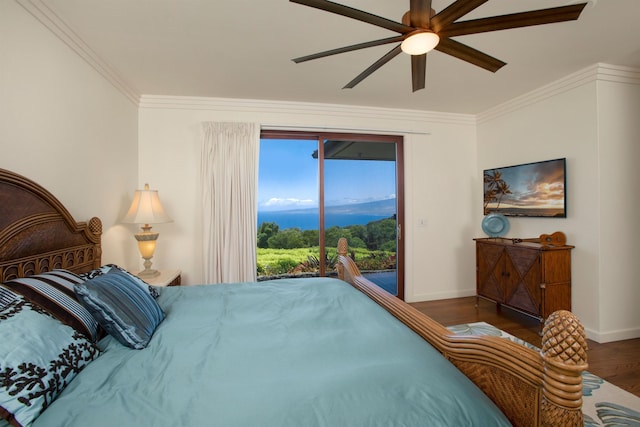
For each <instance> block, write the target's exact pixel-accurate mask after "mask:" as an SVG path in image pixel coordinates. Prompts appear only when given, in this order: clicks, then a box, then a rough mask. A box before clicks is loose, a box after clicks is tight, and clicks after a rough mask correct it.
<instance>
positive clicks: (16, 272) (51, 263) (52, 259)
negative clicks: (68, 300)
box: [0, 169, 102, 282]
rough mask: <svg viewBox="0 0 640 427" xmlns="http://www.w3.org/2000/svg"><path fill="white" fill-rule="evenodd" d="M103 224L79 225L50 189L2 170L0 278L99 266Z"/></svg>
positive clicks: (0, 184) (91, 221)
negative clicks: (59, 269) (57, 269)
mask: <svg viewBox="0 0 640 427" xmlns="http://www.w3.org/2000/svg"><path fill="white" fill-rule="evenodd" d="M101 235H102V222H101V221H100V219H99V218H96V217H94V218H91V220H89V222H88V223H87V222H76V221H75V220H74V219H73V217H72V216H71V214H70V213H69V211H67V209H66V208H65V207H64V206H63V205H62V203H60V202H59V201H58V199H56V198H55V197H54V196H53V195H52V194H51V193H49V192H48V191H47V190H46V189H44V188H43V187H41V186H40V185H38V184H36V183H35V182H33V181H31V180H30V179H28V178H25V177H23V176H21V175H18V174H16V173H14V172H11V171H8V170H4V169H0V279H1V280H2V281H3V282H4V281H5V280H9V279H13V278H16V277H25V276H30V275H32V274H38V273H42V272H45V271H50V270H53V269H55V268H64V269H67V270H70V271H73V272H74V273H83V272H86V271H89V270H91V269H93V268H97V267H100V262H101V256H102V248H101V246H100V237H101Z"/></svg>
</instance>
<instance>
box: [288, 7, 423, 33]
mask: <svg viewBox="0 0 640 427" xmlns="http://www.w3.org/2000/svg"><path fill="white" fill-rule="evenodd" d="M289 1H291V2H293V3H298V4H302V5H305V6H309V7H313V8H316V9H320V10H324V11H326V12H331V13H335V14H337V15H342V16H346V17H347V18H352V19H355V20H357V21H361V22H366V23H367V24H371V25H375V26H378V27H382V28H386V29H387V30H391V31H395V32H397V33H401V34H407V33H410V32H411V31H413V30H414V28H412V27H409V26H407V25H404V24H401V23H399V22H396V21H392V20H390V19H387V18H383V17H381V16H377V15H373V14H371V13H368V12H365V11H362V10H359V9H354V8H352V7H349V6H344V5H342V4H338V3H334V2H331V1H327V0H289Z"/></svg>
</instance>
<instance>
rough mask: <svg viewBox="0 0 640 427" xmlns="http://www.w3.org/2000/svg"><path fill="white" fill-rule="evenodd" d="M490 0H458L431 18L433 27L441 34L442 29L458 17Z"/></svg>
mask: <svg viewBox="0 0 640 427" xmlns="http://www.w3.org/2000/svg"><path fill="white" fill-rule="evenodd" d="M488 1H489V0H457V1H455V2H453V3H451V4H450V5H449V6H447V7H446V8H444V9H442V10H441V11H440V12H439V13H438V14H437V15H436V16H434V17H433V18H431V29H432V30H433V31H435V32H436V33H438V34H439V33H440V30H442V29H443V28H445V27H446V26H447V25H449V24H451V23H452V22H453V21H455V20H456V19H458V18H462V17H463V16H464V15H466V14H467V13H469V12H471V11H472V10H474V9H476V8H477V7H478V6H481V5H482V4H484V3H486V2H488Z"/></svg>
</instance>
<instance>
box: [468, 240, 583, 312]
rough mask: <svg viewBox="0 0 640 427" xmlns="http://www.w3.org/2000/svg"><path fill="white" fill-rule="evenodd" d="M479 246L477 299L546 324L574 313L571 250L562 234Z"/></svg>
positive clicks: (483, 242) (477, 256)
mask: <svg viewBox="0 0 640 427" xmlns="http://www.w3.org/2000/svg"><path fill="white" fill-rule="evenodd" d="M474 240H475V242H476V297H477V298H479V297H482V298H486V299H488V300H491V301H494V302H495V303H496V304H497V305H498V308H499V307H500V306H501V305H504V306H506V307H510V308H512V309H515V310H517V311H520V312H522V313H525V314H528V315H529V316H532V317H535V318H537V319H539V320H540V321H544V320H545V319H546V318H547V317H548V316H549V315H550V314H551V313H553V312H554V311H556V310H571V249H573V248H574V247H573V246H570V245H567V244H566V237H565V236H564V233H562V232H559V231H558V232H556V233H553V234H551V235H547V234H542V235H541V236H540V237H539V238H531V239H506V238H482V239H474Z"/></svg>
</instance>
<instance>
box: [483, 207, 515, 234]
mask: <svg viewBox="0 0 640 427" xmlns="http://www.w3.org/2000/svg"><path fill="white" fill-rule="evenodd" d="M482 231H484V232H485V233H486V234H487V235H488V236H489V237H502V236H504V235H505V234H507V232H508V231H509V220H508V219H507V217H505V216H504V215H502V214H499V213H490V214H489V215H487V216H485V217H484V219H483V220H482Z"/></svg>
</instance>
